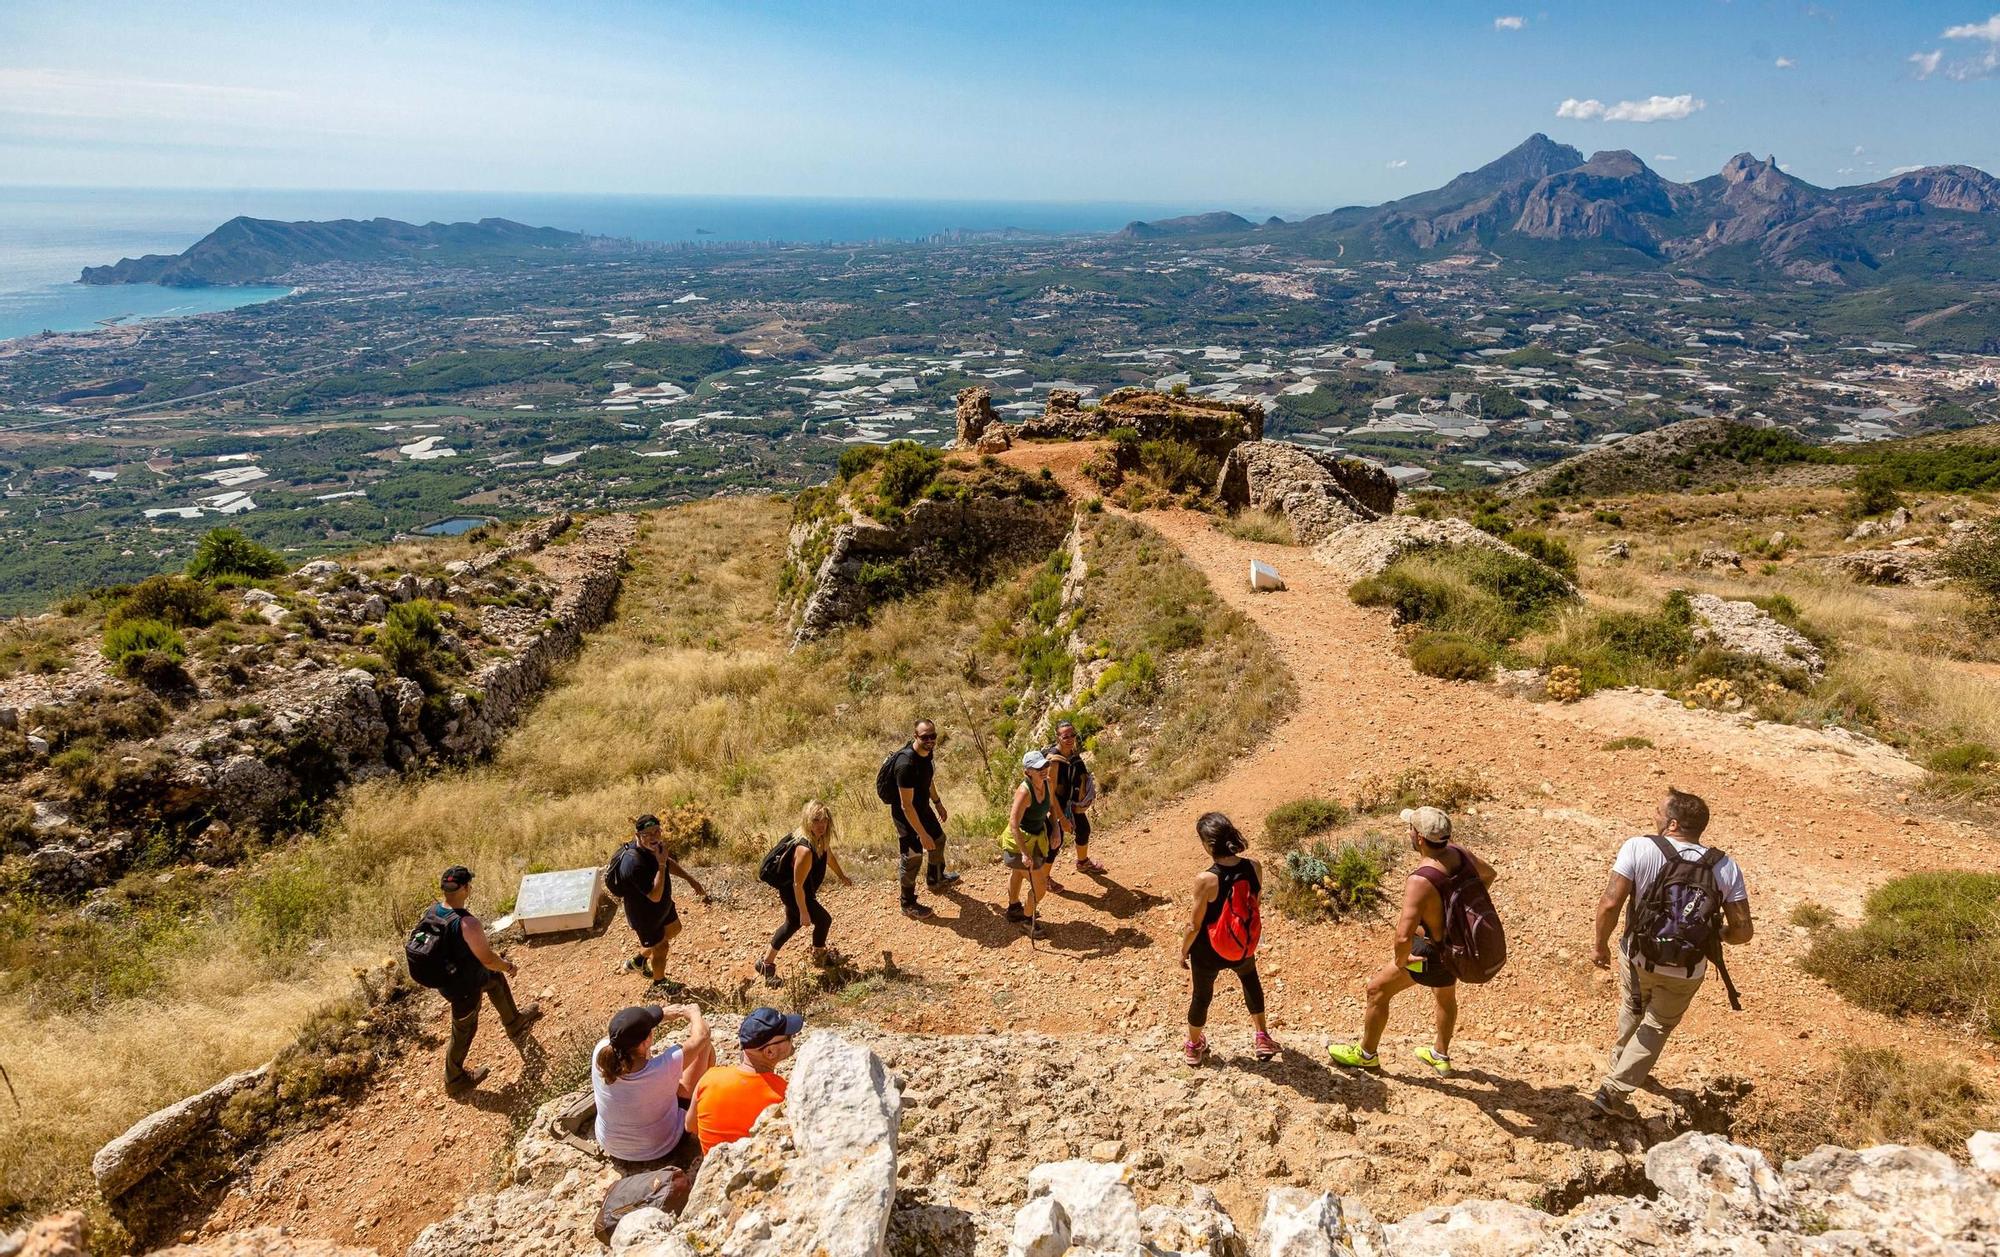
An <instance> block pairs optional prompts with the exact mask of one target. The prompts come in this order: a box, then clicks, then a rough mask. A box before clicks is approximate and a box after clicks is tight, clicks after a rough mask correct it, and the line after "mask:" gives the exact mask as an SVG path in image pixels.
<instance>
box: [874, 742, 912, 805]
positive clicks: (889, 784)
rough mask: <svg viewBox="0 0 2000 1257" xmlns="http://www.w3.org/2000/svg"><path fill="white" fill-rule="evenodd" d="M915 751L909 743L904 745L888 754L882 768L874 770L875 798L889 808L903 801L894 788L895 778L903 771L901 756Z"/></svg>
mask: <svg viewBox="0 0 2000 1257" xmlns="http://www.w3.org/2000/svg"><path fill="white" fill-rule="evenodd" d="M915 749H916V748H915V747H913V746H911V745H910V744H909V743H907V742H906V743H904V744H903V745H901V746H899V747H897V748H896V749H895V750H893V751H891V752H889V758H887V759H885V760H883V761H882V766H881V767H880V768H878V769H876V770H875V797H876V798H878V799H880V800H882V802H884V803H887V804H888V805H889V806H890V807H895V806H896V805H897V804H898V803H901V802H902V801H903V796H902V794H901V793H899V792H898V790H897V787H896V777H897V776H898V775H899V774H900V773H901V772H902V771H903V755H904V754H905V753H906V752H914V751H915Z"/></svg>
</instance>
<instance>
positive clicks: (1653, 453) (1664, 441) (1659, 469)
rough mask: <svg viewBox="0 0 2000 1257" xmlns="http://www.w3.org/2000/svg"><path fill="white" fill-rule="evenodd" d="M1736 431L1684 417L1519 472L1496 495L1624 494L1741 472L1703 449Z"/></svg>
mask: <svg viewBox="0 0 2000 1257" xmlns="http://www.w3.org/2000/svg"><path fill="white" fill-rule="evenodd" d="M1741 427H1743V425H1741V424H1737V423H1732V422H1731V421H1729V420H1727V419H1683V420H1681V421H1680V422H1679V423H1670V424H1667V425H1666V426H1665V427H1662V428H1655V429H1653V430H1652V431H1651V432H1641V433H1639V434H1637V435H1635V436H1628V437H1626V438H1625V439H1624V440H1622V441H1620V442H1618V443H1617V444H1616V445H1607V446H1604V447H1603V448H1601V449H1595V450H1587V451H1585V452H1584V453H1581V454H1573V455H1571V456H1570V457H1568V458H1565V459H1563V460H1562V461H1561V462H1559V463H1553V464H1551V465H1549V466H1547V467H1539V468H1537V469H1535V470H1534V471H1530V472H1523V473H1522V474H1521V475H1518V476H1515V477H1513V478H1512V479H1509V480H1504V481H1502V482H1501V483H1500V485H1499V486H1498V488H1497V489H1496V492H1498V493H1499V494H1500V496H1501V497H1503V498H1530V497H1557V496H1561V495H1563V494H1606V493H1629V492H1639V491H1644V490H1652V489H1669V488H1674V487H1677V485H1678V483H1679V482H1681V481H1684V480H1686V479H1688V478H1689V477H1694V478H1696V479H1712V478H1719V477H1725V476H1728V475H1730V474H1740V473H1741V472H1742V471H1743V470H1744V468H1743V467H1742V465H1741V464H1738V463H1735V462H1733V461H1728V460H1723V459H1714V458H1710V457H1708V451H1709V450H1711V449H1713V448H1715V447H1717V446H1718V445H1719V444H1720V443H1721V442H1722V441H1724V440H1726V439H1727V438H1728V436H1729V434H1730V433H1731V432H1732V431H1734V430H1736V429H1739V428H1741ZM1691 459H1692V460H1694V461H1695V462H1696V463H1698V464H1701V465H1699V466H1696V468H1695V470H1693V471H1690V470H1688V469H1687V467H1684V466H1682V464H1683V463H1687V462H1688V461H1689V460H1691Z"/></svg>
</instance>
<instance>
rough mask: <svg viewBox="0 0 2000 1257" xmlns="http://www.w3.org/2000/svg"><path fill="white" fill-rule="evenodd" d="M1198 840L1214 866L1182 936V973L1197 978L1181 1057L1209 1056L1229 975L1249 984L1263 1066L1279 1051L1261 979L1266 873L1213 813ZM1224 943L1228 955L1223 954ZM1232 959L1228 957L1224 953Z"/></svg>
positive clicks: (1202, 881) (1200, 882)
mask: <svg viewBox="0 0 2000 1257" xmlns="http://www.w3.org/2000/svg"><path fill="white" fill-rule="evenodd" d="M1195 834H1196V836H1197V837H1199V838H1200V839H1201V844H1202V847H1203V848H1204V849H1205V850H1206V851H1207V852H1208V854H1209V858H1210V859H1212V860H1213V861H1214V863H1213V864H1211V865H1210V866H1209V867H1208V868H1207V869H1205V870H1204V871H1203V872H1201V873H1200V874H1199V875H1197V876H1196V878H1195V879H1194V905H1193V911H1192V912H1190V913H1189V915H1188V926H1187V929H1186V930H1184V931H1183V932H1182V934H1181V968H1183V969H1186V970H1188V971H1189V972H1190V973H1191V974H1192V975H1193V984H1194V991H1193V994H1192V995H1191V996H1190V998H1189V1000H1188V1037H1187V1043H1186V1044H1185V1045H1183V1047H1182V1049H1181V1052H1182V1056H1183V1058H1184V1059H1185V1060H1186V1061H1187V1063H1188V1064H1190V1065H1199V1064H1201V1063H1202V1061H1203V1060H1204V1059H1205V1058H1206V1057H1207V1056H1208V1037H1207V1035H1206V1034H1205V1033H1204V1028H1205V1027H1206V1026H1207V1024H1208V1006H1209V1003H1210V1001H1211V1000H1213V999H1214V998H1215V979H1216V976H1217V975H1218V974H1220V973H1221V972H1222V971H1223V970H1225V969H1227V970H1229V971H1231V972H1232V973H1234V974H1235V975H1236V977H1237V980H1238V981H1240V982H1242V984H1243V1004H1244V1006H1245V1007H1246V1008H1248V1009H1249V1010H1250V1021H1251V1023H1252V1024H1253V1025H1255V1026H1256V1033H1255V1034H1254V1035H1253V1036H1252V1037H1251V1040H1250V1050H1251V1051H1252V1053H1254V1054H1255V1055H1256V1057H1257V1059H1258V1060H1260V1061H1268V1060H1270V1059H1271V1058H1273V1057H1275V1056H1276V1055H1277V1054H1278V1045H1277V1043H1276V1042H1275V1041H1274V1040H1273V1039H1272V1038H1271V1034H1270V1030H1269V1028H1268V1027H1266V1026H1265V1024H1264V983H1263V981H1262V980H1261V979H1260V978H1259V977H1258V976H1257V933H1258V920H1259V914H1258V907H1257V901H1258V898H1259V897H1260V896H1261V895H1262V894H1263V891H1264V880H1263V875H1262V870H1260V869H1259V868H1258V867H1257V862H1256V861H1255V860H1250V859H1245V858H1244V857H1243V855H1242V852H1243V850H1244V848H1245V847H1247V846H1248V845H1249V844H1248V843H1246V842H1245V841H1244V840H1243V835H1242V834H1240V833H1238V832H1237V831H1236V826H1235V825H1233V824H1231V823H1230V821H1229V818H1228V817H1227V816H1224V815H1223V814H1222V813H1220V812H1210V813H1208V814H1207V815H1205V816H1203V817H1202V818H1201V820H1199V821H1198V822H1196V823H1195ZM1218 940H1219V941H1220V943H1221V944H1222V947H1223V950H1222V951H1218V950H1217V946H1218ZM1225 952H1226V953H1227V954H1224V953H1225Z"/></svg>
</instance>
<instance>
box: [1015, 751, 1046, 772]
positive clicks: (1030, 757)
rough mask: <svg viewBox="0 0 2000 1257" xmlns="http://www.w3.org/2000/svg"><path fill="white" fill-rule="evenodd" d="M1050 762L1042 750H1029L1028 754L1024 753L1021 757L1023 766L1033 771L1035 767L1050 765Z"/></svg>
mask: <svg viewBox="0 0 2000 1257" xmlns="http://www.w3.org/2000/svg"><path fill="white" fill-rule="evenodd" d="M1048 764H1049V757H1048V756H1046V755H1044V754H1042V753H1041V752H1040V751H1029V752H1028V753H1027V754H1026V755H1023V756H1022V757H1021V767H1023V768H1026V769H1028V770H1030V771H1033V770H1034V769H1037V768H1046V767H1048Z"/></svg>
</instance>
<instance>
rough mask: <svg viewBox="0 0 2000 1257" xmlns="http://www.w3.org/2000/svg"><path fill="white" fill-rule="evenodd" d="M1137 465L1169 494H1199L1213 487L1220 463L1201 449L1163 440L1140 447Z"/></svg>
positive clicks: (1143, 444)
mask: <svg viewBox="0 0 2000 1257" xmlns="http://www.w3.org/2000/svg"><path fill="white" fill-rule="evenodd" d="M1139 465H1140V466H1141V467H1143V468H1145V470H1146V474H1148V475H1149V476H1151V477H1152V478H1153V479H1154V480H1156V481H1158V482H1159V484H1160V487H1161V488H1163V489H1166V490H1167V491H1168V492H1170V493H1188V492H1200V491H1202V490H1205V489H1208V488H1209V487H1211V486H1212V485H1214V484H1215V481H1216V478H1217V477H1218V476H1219V475H1220V474H1221V471H1222V464H1221V463H1219V462H1218V461H1216V460H1215V459H1214V458H1211V457H1210V456H1209V455H1207V454H1204V453H1202V451H1201V447H1200V446H1198V445H1194V444H1192V443H1190V442H1187V441H1182V440H1177V439H1175V438H1173V437H1165V438H1162V439H1160V440H1157V441H1145V442H1142V443H1141V444H1140V446H1139Z"/></svg>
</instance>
